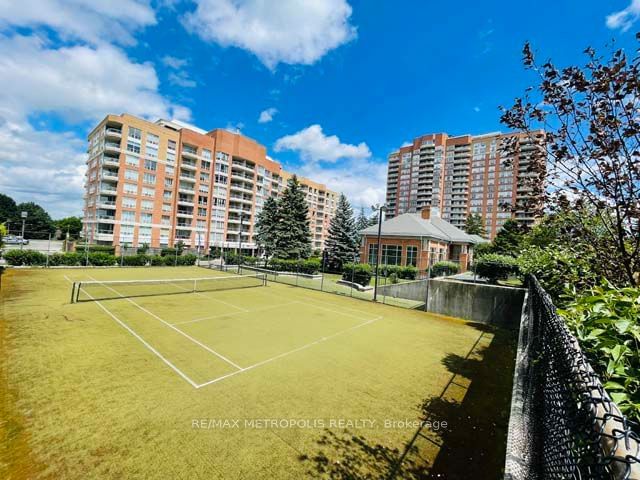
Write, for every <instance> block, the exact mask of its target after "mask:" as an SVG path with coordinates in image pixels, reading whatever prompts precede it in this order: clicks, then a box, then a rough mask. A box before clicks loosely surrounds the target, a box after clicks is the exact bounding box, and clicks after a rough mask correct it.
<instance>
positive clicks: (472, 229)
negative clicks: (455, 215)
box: [464, 213, 487, 237]
mask: <svg viewBox="0 0 640 480" xmlns="http://www.w3.org/2000/svg"><path fill="white" fill-rule="evenodd" d="M464 231H465V232H467V233H468V234H469V235H480V236H481V237H484V236H485V235H486V234H487V232H486V231H485V229H484V220H483V218H482V215H480V214H479V213H472V214H471V215H469V216H468V217H467V219H466V221H465V222H464Z"/></svg>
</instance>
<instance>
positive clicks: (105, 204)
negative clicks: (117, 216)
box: [98, 200, 116, 210]
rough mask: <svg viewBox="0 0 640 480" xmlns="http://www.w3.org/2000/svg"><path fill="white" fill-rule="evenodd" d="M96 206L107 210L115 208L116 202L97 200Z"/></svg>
mask: <svg viewBox="0 0 640 480" xmlns="http://www.w3.org/2000/svg"><path fill="white" fill-rule="evenodd" d="M98 208H107V209H109V210H115V209H116V202H115V201H113V200H99V201H98Z"/></svg>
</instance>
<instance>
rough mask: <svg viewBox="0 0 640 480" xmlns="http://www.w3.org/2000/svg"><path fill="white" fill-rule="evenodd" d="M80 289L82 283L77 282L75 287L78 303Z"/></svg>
mask: <svg viewBox="0 0 640 480" xmlns="http://www.w3.org/2000/svg"><path fill="white" fill-rule="evenodd" d="M80 288H82V282H78V286H77V287H76V301H75V303H78V299H79V298H80Z"/></svg>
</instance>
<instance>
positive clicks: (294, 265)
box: [268, 258, 321, 275]
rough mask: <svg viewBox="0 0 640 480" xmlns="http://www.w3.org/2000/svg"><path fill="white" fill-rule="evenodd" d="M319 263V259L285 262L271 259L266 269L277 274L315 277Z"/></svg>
mask: <svg viewBox="0 0 640 480" xmlns="http://www.w3.org/2000/svg"><path fill="white" fill-rule="evenodd" d="M320 267H321V263H320V259H319V258H308V259H306V260H286V259H283V258H272V259H271V260H269V264H268V268H270V269H271V270H276V271H278V272H299V273H307V274H309V275H315V274H316V273H318V272H319V271H320Z"/></svg>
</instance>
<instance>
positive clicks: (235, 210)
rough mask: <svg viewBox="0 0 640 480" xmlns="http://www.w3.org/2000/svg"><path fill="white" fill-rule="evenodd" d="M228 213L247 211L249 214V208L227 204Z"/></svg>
mask: <svg viewBox="0 0 640 480" xmlns="http://www.w3.org/2000/svg"><path fill="white" fill-rule="evenodd" d="M229 213H238V214H242V213H248V214H251V209H250V208H240V206H234V205H229Z"/></svg>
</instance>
